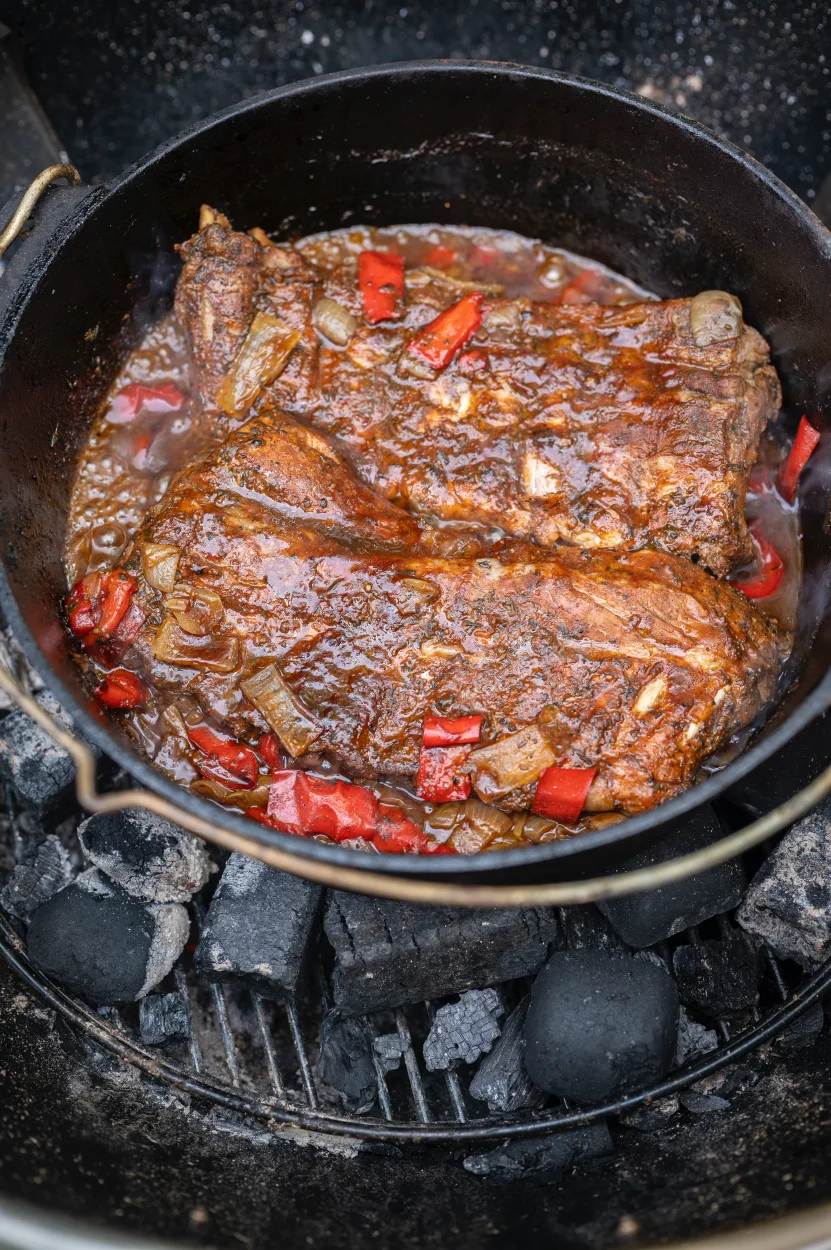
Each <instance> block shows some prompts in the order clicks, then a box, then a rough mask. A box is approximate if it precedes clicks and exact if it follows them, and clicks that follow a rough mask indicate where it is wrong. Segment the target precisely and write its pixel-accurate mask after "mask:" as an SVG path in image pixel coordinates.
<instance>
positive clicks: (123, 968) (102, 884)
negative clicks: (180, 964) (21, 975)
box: [28, 868, 189, 1003]
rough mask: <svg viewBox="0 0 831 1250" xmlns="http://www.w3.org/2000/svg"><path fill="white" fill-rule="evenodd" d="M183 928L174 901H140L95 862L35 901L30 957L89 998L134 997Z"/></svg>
mask: <svg viewBox="0 0 831 1250" xmlns="http://www.w3.org/2000/svg"><path fill="white" fill-rule="evenodd" d="M188 929H189V921H188V914H187V912H186V911H185V909H184V907H182V906H181V905H180V904H178V903H165V904H161V905H159V904H149V903H144V902H140V901H139V900H138V899H135V898H133V897H132V896H131V895H129V894H128V893H127V891H126V890H123V889H122V888H121V887H120V886H118V885H116V884H114V883H113V882H110V881H107V879H106V878H105V877H104V876H102V874H101V873H99V872H98V870H97V869H95V868H93V869H90V870H89V871H88V872H85V873H82V874H81V876H80V877H78V878H77V880H76V881H74V882H73V883H72V884H71V885H68V886H66V888H65V889H63V890H60V891H59V892H58V893H57V894H55V895H53V896H52V898H50V899H49V900H48V901H47V902H45V903H42V904H41V906H40V907H38V909H37V911H36V912H35V913H34V915H33V916H32V922H31V925H30V927H29V934H28V949H29V958H30V959H31V961H32V963H33V964H34V965H35V967H36V968H39V969H40V970H41V972H45V973H46V974H47V976H50V977H52V978H54V980H56V981H58V982H59V983H60V984H61V985H63V986H65V987H66V988H67V989H69V990H72V991H73V992H75V993H78V994H82V995H83V996H84V997H85V998H88V999H90V1000H91V1001H92V1002H94V1003H123V1002H134V1001H136V1000H137V999H140V998H143V997H144V995H145V994H147V993H148V992H149V991H150V990H151V989H153V987H154V986H156V985H158V983H159V982H160V981H161V980H163V978H164V977H165V976H167V974H168V972H170V970H171V968H172V967H173V965H174V963H175V962H176V960H177V959H178V958H179V956H180V955H181V953H182V950H183V949H184V945H185V942H186V941H187V936H188Z"/></svg>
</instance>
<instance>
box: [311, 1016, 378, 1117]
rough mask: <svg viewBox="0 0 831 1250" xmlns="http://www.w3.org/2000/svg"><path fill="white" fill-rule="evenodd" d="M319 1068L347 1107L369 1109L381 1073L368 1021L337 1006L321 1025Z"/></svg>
mask: <svg viewBox="0 0 831 1250" xmlns="http://www.w3.org/2000/svg"><path fill="white" fill-rule="evenodd" d="M318 1072H319V1074H320V1076H321V1077H322V1079H323V1080H324V1081H325V1082H326V1084H327V1085H328V1086H329V1087H330V1088H331V1089H333V1090H334V1091H335V1093H336V1094H337V1095H338V1097H339V1098H340V1100H341V1102H342V1103H343V1105H344V1108H345V1109H346V1110H347V1111H351V1112H353V1113H355V1114H356V1115H360V1114H361V1113H363V1112H364V1111H368V1110H369V1108H370V1107H371V1106H372V1104H373V1103H374V1102H375V1098H376V1096H377V1094H378V1077H377V1075H376V1072H375V1064H374V1063H373V1060H372V1044H371V1039H370V1036H369V1030H368V1029H367V1026H366V1022H365V1021H364V1020H362V1019H360V1018H359V1017H357V1016H349V1015H346V1014H345V1013H344V1012H342V1011H341V1010H340V1009H339V1008H337V1007H335V1008H333V1010H331V1011H327V1012H326V1014H325V1016H324V1017H323V1023H322V1025H321V1028H320V1060H319V1062H318Z"/></svg>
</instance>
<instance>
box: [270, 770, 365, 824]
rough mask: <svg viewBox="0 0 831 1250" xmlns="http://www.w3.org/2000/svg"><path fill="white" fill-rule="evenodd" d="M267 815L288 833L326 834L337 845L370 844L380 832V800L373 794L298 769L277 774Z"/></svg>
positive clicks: (359, 787) (273, 782)
mask: <svg viewBox="0 0 831 1250" xmlns="http://www.w3.org/2000/svg"><path fill="white" fill-rule="evenodd" d="M268 814H269V816H270V817H271V818H272V819H273V820H276V821H277V823H278V826H279V828H281V829H286V830H287V831H288V832H289V833H301V834H314V833H318V834H324V835H325V836H326V837H327V838H331V839H332V840H333V841H334V842H343V841H345V840H346V839H347V838H367V839H368V840H369V841H371V840H372V838H373V837H374V836H375V833H376V830H377V828H378V800H377V799H376V797H375V795H374V794H373V793H372V791H371V790H366V789H364V787H363V786H356V785H352V784H351V783H350V782H348V781H336V782H334V783H333V782H331V781H324V780H323V779H322V778H320V777H311V776H309V774H308V773H304V772H301V771H300V770H296V769H285V770H282V771H280V772H277V773H274V775H273V780H272V783H271V789H270V791H269V795H268Z"/></svg>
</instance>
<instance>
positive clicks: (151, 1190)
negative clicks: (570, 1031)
mask: <svg viewBox="0 0 831 1250" xmlns="http://www.w3.org/2000/svg"><path fill="white" fill-rule="evenodd" d="M0 1055H2V1068H1V1069H0V1082H2V1090H3V1096H2V1105H0V1192H2V1193H3V1194H4V1195H5V1196H7V1197H9V1198H14V1199H18V1200H19V1199H23V1200H26V1201H28V1202H30V1203H36V1204H37V1205H38V1206H39V1207H41V1208H42V1209H44V1208H45V1209H48V1210H50V1211H52V1212H53V1213H54V1212H65V1213H70V1214H74V1215H77V1216H81V1217H84V1218H86V1219H91V1220H95V1221H96V1222H98V1223H101V1224H103V1225H105V1226H108V1227H113V1228H119V1229H131V1230H134V1231H141V1232H143V1233H145V1234H153V1235H156V1236H160V1237H162V1236H163V1237H166V1238H168V1239H170V1240H174V1241H189V1242H190V1243H191V1244H193V1243H194V1242H196V1243H197V1244H199V1243H200V1242H207V1243H208V1244H211V1245H214V1246H217V1247H224V1246H234V1247H239V1246H240V1245H243V1246H247V1247H250V1248H251V1250H258V1248H259V1247H261V1246H262V1247H265V1246H269V1245H272V1244H277V1242H278V1241H279V1243H280V1244H283V1245H304V1244H307V1245H308V1244H313V1245H334V1244H337V1245H339V1246H343V1247H344V1248H345V1250H351V1247H352V1246H353V1245H354V1246H356V1247H357V1246H359V1245H360V1246H361V1250H363V1247H365V1245H366V1244H367V1241H369V1242H370V1244H376V1245H378V1246H383V1245H386V1244H392V1243H393V1242H394V1243H395V1245H396V1246H397V1247H400V1248H401V1250H410V1247H412V1248H413V1250H415V1248H416V1247H423V1246H424V1245H429V1244H431V1243H435V1244H442V1245H448V1244H453V1243H454V1242H455V1243H457V1244H458V1243H460V1244H463V1245H479V1244H483V1243H486V1244H487V1245H489V1246H492V1247H496V1248H501V1247H503V1246H504V1247H506V1250H507V1247H509V1246H510V1247H513V1246H515V1245H516V1244H517V1242H518V1241H519V1240H522V1241H523V1242H524V1244H526V1245H528V1246H529V1247H536V1246H538V1245H539V1246H543V1245H545V1246H546V1247H547V1248H548V1250H551V1247H552V1246H553V1247H555V1248H558V1247H563V1248H564V1250H565V1248H569V1250H570V1248H572V1247H575V1248H576V1247H583V1246H585V1247H588V1246H593V1247H599V1246H607V1245H608V1246H612V1245H619V1244H621V1241H620V1238H619V1236H618V1230H619V1228H620V1221H621V1220H622V1219H623V1217H624V1216H628V1217H630V1218H634V1220H636V1221H637V1223H638V1227H639V1230H640V1231H639V1234H638V1238H639V1240H643V1241H644V1242H646V1243H650V1242H652V1243H654V1242H657V1241H658V1240H660V1241H666V1240H669V1239H674V1238H680V1237H688V1236H692V1235H696V1234H702V1233H705V1232H707V1231H711V1230H714V1229H716V1228H718V1229H719V1230H723V1229H724V1228H725V1227H728V1226H739V1225H745V1224H747V1223H750V1222H752V1221H754V1220H759V1219H764V1218H767V1217H771V1216H773V1215H777V1214H780V1213H783V1212H786V1211H791V1210H796V1209H799V1208H801V1207H804V1206H807V1205H809V1204H814V1203H818V1202H820V1201H822V1200H823V1199H826V1198H831V1174H829V1170H828V1166H827V1159H828V1156H829V1151H831V1039H829V1038H827V1037H822V1038H821V1039H820V1040H819V1041H818V1042H817V1043H815V1044H814V1045H813V1046H811V1047H809V1048H807V1049H805V1050H803V1051H799V1052H797V1053H796V1054H794V1055H793V1056H792V1057H790V1058H788V1059H787V1060H784V1061H783V1060H782V1058H781V1057H780V1056H779V1055H778V1054H777V1055H774V1054H773V1053H772V1052H766V1051H765V1050H762V1051H759V1052H756V1056H755V1058H754V1062H755V1063H756V1064H757V1065H758V1069H759V1072H760V1074H761V1076H760V1080H759V1082H758V1084H757V1085H756V1086H755V1087H754V1088H752V1089H750V1090H748V1091H747V1092H746V1093H744V1094H742V1095H739V1096H738V1097H736V1098H735V1099H734V1103H733V1108H732V1112H731V1113H730V1114H726V1115H719V1114H714V1115H710V1116H702V1117H700V1118H698V1119H687V1120H684V1121H683V1122H680V1121H679V1122H678V1123H677V1125H676V1127H674V1128H670V1129H668V1130H666V1131H665V1132H664V1133H662V1134H661V1135H658V1136H655V1137H649V1136H644V1135H642V1134H638V1133H635V1132H633V1131H631V1130H625V1129H620V1130H616V1129H613V1132H614V1135H615V1138H616V1144H617V1147H618V1155H617V1157H616V1158H615V1159H614V1160H611V1161H606V1162H604V1163H603V1164H602V1166H601V1167H599V1168H595V1169H592V1168H591V1167H585V1168H580V1169H578V1170H577V1172H576V1173H574V1174H573V1175H571V1176H569V1177H568V1178H567V1179H566V1180H565V1181H564V1182H562V1183H561V1184H557V1185H554V1186H549V1187H546V1188H544V1189H538V1188H534V1187H531V1186H529V1185H526V1184H519V1185H515V1186H513V1187H511V1188H508V1189H494V1188H490V1187H488V1186H486V1185H483V1184H482V1182H481V1181H479V1180H476V1179H474V1178H473V1177H470V1176H468V1175H467V1174H466V1173H465V1172H464V1171H463V1169H462V1167H461V1155H460V1154H459V1153H458V1152H456V1153H455V1154H454V1155H453V1158H452V1161H451V1163H450V1166H448V1155H447V1152H446V1151H443V1150H441V1151H440V1150H436V1149H427V1150H419V1151H418V1152H414V1151H412V1150H409V1149H408V1150H406V1151H404V1152H401V1151H399V1150H397V1149H392V1150H390V1149H389V1148H387V1149H385V1150H381V1151H379V1149H378V1147H377V1146H373V1147H372V1148H371V1149H370V1150H367V1148H366V1147H361V1146H360V1145H359V1144H358V1143H354V1142H348V1141H341V1142H340V1143H339V1144H338V1143H329V1145H328V1146H327V1147H326V1148H324V1149H320V1148H312V1147H311V1143H310V1141H309V1139H308V1138H307V1139H306V1141H307V1144H308V1145H309V1148H308V1149H298V1148H297V1144H298V1141H299V1140H301V1139H302V1135H301V1137H298V1135H297V1134H295V1133H291V1135H290V1137H289V1138H288V1139H286V1137H285V1136H284V1134H283V1133H281V1132H280V1131H269V1130H267V1129H266V1128H264V1126H263V1125H262V1124H261V1123H255V1122H253V1121H248V1122H246V1121H245V1120H244V1119H242V1118H237V1117H235V1116H233V1115H231V1114H227V1113H225V1112H224V1111H222V1110H220V1109H217V1108H216V1107H211V1106H210V1105H209V1104H207V1103H205V1102H204V1101H202V1100H200V1099H196V1098H191V1099H183V1098H181V1097H180V1096H178V1095H176V1094H174V1093H173V1092H172V1091H171V1090H170V1088H169V1087H167V1086H164V1085H161V1084H158V1083H156V1082H153V1081H152V1080H150V1079H149V1078H147V1077H146V1076H143V1075H141V1074H140V1073H139V1072H138V1071H137V1070H136V1069H135V1068H132V1067H131V1066H130V1065H128V1064H125V1063H124V1062H123V1061H121V1060H119V1059H117V1058H115V1057H114V1056H112V1055H111V1054H109V1053H107V1052H106V1051H104V1050H102V1049H99V1048H98V1047H96V1046H94V1045H91V1044H90V1043H89V1042H88V1041H87V1040H85V1039H84V1038H82V1037H80V1036H79V1035H78V1034H77V1033H76V1032H75V1031H74V1030H72V1029H71V1028H69V1027H68V1026H67V1025H66V1023H65V1022H64V1021H63V1020H61V1019H60V1018H59V1017H56V1015H55V1013H53V1012H51V1011H50V1010H48V1009H46V1008H44V1006H43V1004H42V1002H41V1001H40V1000H39V999H37V998H35V997H34V996H33V995H32V994H31V992H30V991H29V990H28V989H27V987H26V986H25V985H24V984H23V983H22V982H21V981H20V980H19V979H18V978H17V977H16V976H15V975H14V974H13V973H12V972H11V970H10V969H9V968H8V967H7V966H5V965H3V964H0ZM587 1213H591V1219H590V1220H589V1221H587V1218H586V1217H587ZM624 1227H625V1226H624Z"/></svg>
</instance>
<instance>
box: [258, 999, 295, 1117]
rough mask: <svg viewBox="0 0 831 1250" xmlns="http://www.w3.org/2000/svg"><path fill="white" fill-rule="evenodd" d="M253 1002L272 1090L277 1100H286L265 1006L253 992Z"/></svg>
mask: <svg viewBox="0 0 831 1250" xmlns="http://www.w3.org/2000/svg"><path fill="white" fill-rule="evenodd" d="M251 1002H252V1003H253V1004H254V1014H255V1015H256V1017H257V1026H258V1028H259V1030H260V1037H261V1038H262V1040H263V1050H264V1052H265V1062H266V1066H267V1068H268V1079H269V1080H270V1081H271V1088H272V1089H273V1090H274V1093H275V1095H276V1097H277V1098H281V1099H283V1098H285V1096H286V1090H285V1087H284V1085H283V1079H282V1077H281V1076H280V1069H279V1068H278V1067H277V1056H276V1055H275V1053H274V1039H273V1038H272V1036H271V1027H270V1025H269V1023H268V1018H267V1016H266V1013H265V1004H264V1003H263V1000H262V998H261V997H260V995H259V994H258V993H257V992H256V991H255V990H252V991H251Z"/></svg>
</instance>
